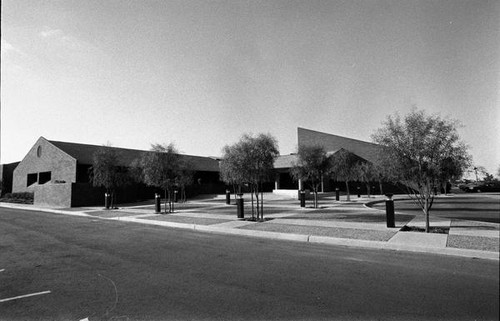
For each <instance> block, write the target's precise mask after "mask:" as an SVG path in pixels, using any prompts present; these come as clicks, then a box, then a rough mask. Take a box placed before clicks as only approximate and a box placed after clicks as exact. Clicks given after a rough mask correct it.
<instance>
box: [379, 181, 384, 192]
mask: <svg viewBox="0 0 500 321" xmlns="http://www.w3.org/2000/svg"><path fill="white" fill-rule="evenodd" d="M378 186H379V189H380V195H384V190H383V189H382V182H381V181H379V182H378Z"/></svg>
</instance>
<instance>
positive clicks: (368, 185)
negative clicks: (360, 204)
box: [366, 182, 371, 198]
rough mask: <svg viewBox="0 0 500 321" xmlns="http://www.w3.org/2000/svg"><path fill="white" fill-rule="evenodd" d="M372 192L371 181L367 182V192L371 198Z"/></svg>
mask: <svg viewBox="0 0 500 321" xmlns="http://www.w3.org/2000/svg"><path fill="white" fill-rule="evenodd" d="M370 192H371V189H370V183H369V182H368V183H367V184H366V193H367V194H368V198H370V196H371V195H370V194H371V193H370Z"/></svg>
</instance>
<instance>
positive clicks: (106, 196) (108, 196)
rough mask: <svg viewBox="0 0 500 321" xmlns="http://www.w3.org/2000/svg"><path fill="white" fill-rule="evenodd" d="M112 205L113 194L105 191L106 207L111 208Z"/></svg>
mask: <svg viewBox="0 0 500 321" xmlns="http://www.w3.org/2000/svg"><path fill="white" fill-rule="evenodd" d="M110 206H111V195H110V194H108V193H104V207H106V209H107V210H109V207H110Z"/></svg>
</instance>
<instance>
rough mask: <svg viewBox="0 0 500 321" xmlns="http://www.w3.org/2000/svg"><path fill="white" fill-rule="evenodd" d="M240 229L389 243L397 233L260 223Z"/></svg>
mask: <svg viewBox="0 0 500 321" xmlns="http://www.w3.org/2000/svg"><path fill="white" fill-rule="evenodd" d="M240 229H247V230H258V231H267V232H279V233H293V234H301V235H315V236H330V237H340V238H349V239H360V240H369V241H388V240H389V239H390V238H391V237H393V236H394V234H396V233H397V232H396V231H394V232H392V231H372V230H358V229H352V228H331V227H319V226H298V225H287V224H277V223H258V224H252V225H246V226H242V227H240Z"/></svg>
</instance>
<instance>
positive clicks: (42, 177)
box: [38, 172, 52, 184]
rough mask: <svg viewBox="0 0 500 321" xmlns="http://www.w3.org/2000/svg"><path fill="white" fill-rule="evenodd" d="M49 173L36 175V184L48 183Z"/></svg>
mask: <svg viewBox="0 0 500 321" xmlns="http://www.w3.org/2000/svg"><path fill="white" fill-rule="evenodd" d="M51 176H52V175H51V172H42V173H39V174H38V184H45V183H47V182H50V179H51Z"/></svg>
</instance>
